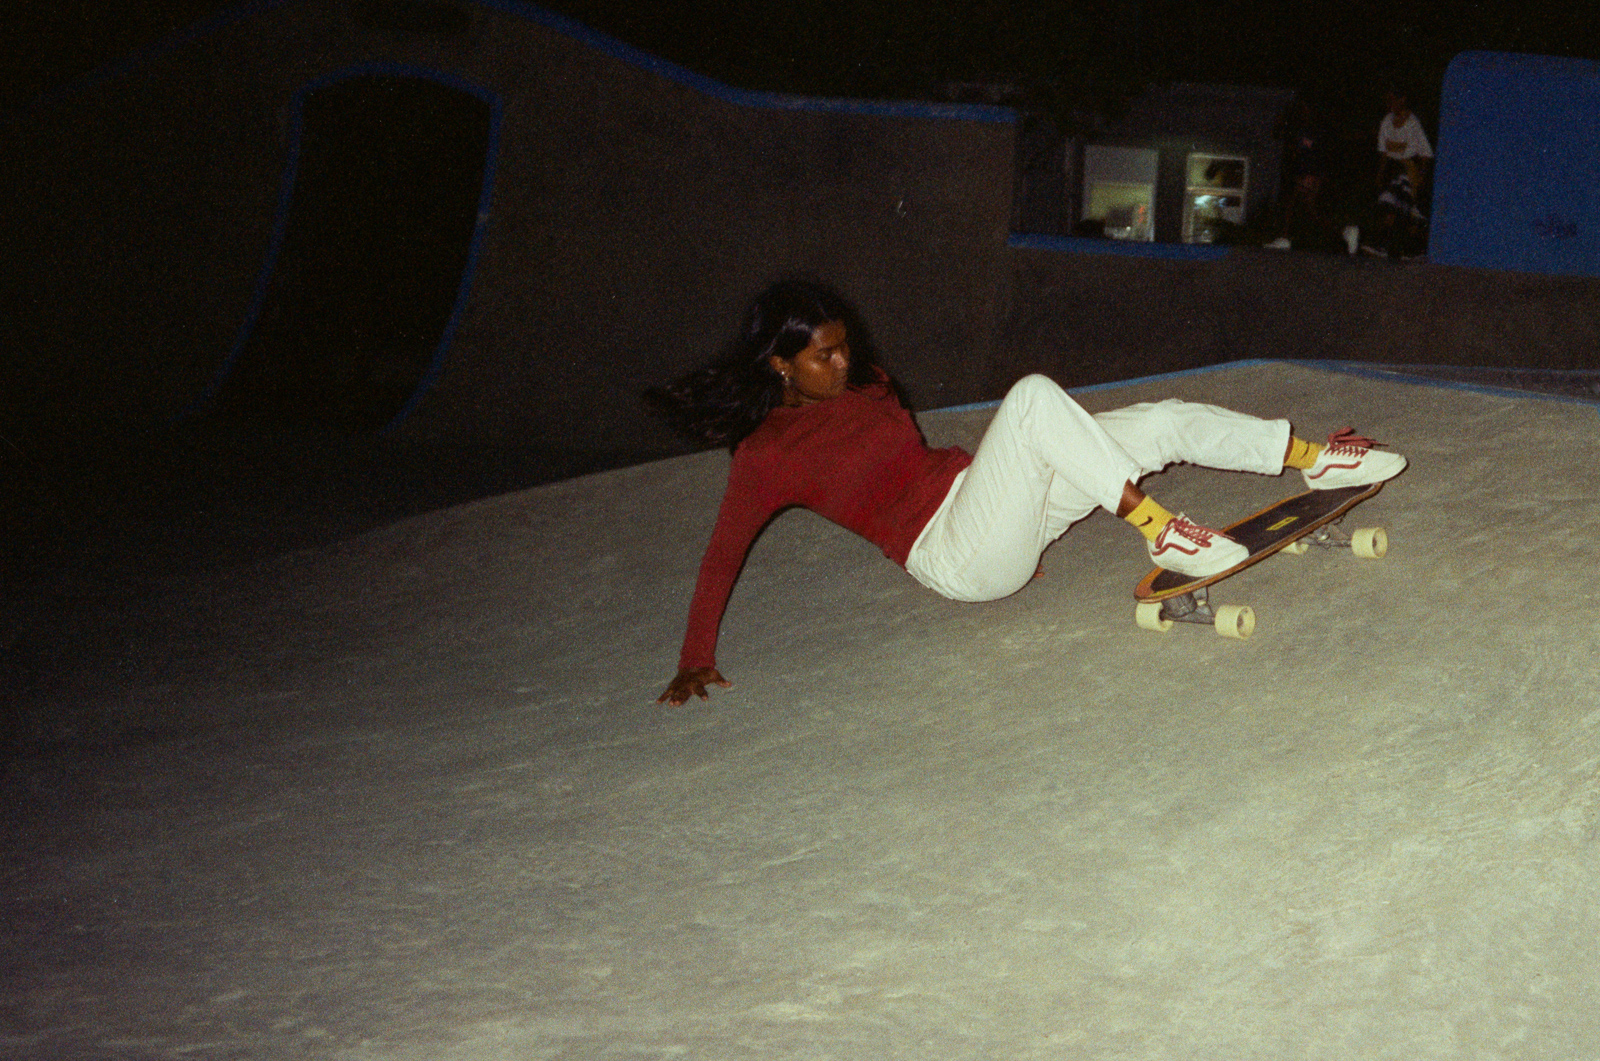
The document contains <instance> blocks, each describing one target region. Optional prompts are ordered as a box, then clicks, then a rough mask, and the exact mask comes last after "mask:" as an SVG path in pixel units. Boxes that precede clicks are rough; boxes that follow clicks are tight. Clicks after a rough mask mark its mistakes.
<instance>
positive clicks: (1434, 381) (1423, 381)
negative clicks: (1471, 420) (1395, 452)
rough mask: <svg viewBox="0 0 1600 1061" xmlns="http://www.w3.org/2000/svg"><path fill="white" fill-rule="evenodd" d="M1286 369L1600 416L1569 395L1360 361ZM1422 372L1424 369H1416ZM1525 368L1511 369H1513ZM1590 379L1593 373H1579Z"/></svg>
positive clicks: (1586, 401)
mask: <svg viewBox="0 0 1600 1061" xmlns="http://www.w3.org/2000/svg"><path fill="white" fill-rule="evenodd" d="M1284 364H1288V365H1303V366H1305V367H1306V368H1320V369H1325V370H1326V371H1329V372H1342V373H1344V374H1345V375H1349V376H1359V377H1361V378H1362V379H1371V380H1378V381H1380V382H1384V383H1404V384H1406V385H1407V386H1412V387H1437V388H1440V389H1442V390H1455V391H1466V392H1468V393H1470V394H1492V395H1494V396H1496V397H1499V398H1532V399H1534V400H1535V401H1542V402H1562V403H1565V404H1567V405H1586V406H1589V407H1590V408H1593V409H1594V410H1595V412H1596V413H1597V414H1600V399H1594V398H1578V397H1574V396H1573V395H1570V394H1546V393H1545V392H1544V391H1535V390H1524V389H1523V388H1521V387H1497V386H1495V385H1493V384H1490V383H1469V382H1467V381H1465V380H1456V379H1439V378H1437V377H1435V376H1429V375H1427V374H1425V373H1420V372H1407V371H1405V369H1402V368H1385V367H1380V366H1377V365H1369V364H1367V363H1365V362H1361V361H1285V362H1284ZM1417 367H1418V368H1422V367H1425V366H1421V365H1419V366H1417ZM1441 367H1445V368H1464V369H1466V370H1467V371H1472V370H1473V369H1478V368H1482V369H1485V370H1495V369H1497V368H1498V367H1499V366H1494V365H1470V366H1456V365H1448V366H1441ZM1521 367H1526V366H1512V368H1513V369H1515V368H1521ZM1582 374H1584V375H1593V373H1582Z"/></svg>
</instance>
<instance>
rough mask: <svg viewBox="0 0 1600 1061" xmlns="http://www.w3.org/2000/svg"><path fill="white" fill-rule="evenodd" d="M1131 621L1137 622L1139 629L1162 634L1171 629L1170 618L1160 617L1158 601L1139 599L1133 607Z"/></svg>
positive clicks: (1159, 603)
mask: <svg viewBox="0 0 1600 1061" xmlns="http://www.w3.org/2000/svg"><path fill="white" fill-rule="evenodd" d="M1133 621H1134V622H1136V623H1138V624H1139V628H1140V629H1141V630H1154V631H1156V632H1157V633H1162V634H1164V633H1166V632H1167V631H1168V630H1171V629H1172V620H1171V619H1163V618H1162V617H1161V602H1160V601H1141V602H1140V603H1139V604H1138V605H1136V606H1135V607H1134V609H1133Z"/></svg>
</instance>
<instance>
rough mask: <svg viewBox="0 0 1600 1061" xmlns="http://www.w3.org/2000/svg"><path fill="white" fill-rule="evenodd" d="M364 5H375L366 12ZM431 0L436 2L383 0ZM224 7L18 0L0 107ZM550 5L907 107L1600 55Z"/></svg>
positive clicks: (1374, 32) (736, 0) (1067, 24)
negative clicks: (1472, 54) (960, 98)
mask: <svg viewBox="0 0 1600 1061" xmlns="http://www.w3.org/2000/svg"><path fill="white" fill-rule="evenodd" d="M369 2H370V0H369ZM390 2H399V3H417V2H423V3H426V2H428V0H390ZM232 6H233V5H232V4H228V3H219V2H218V0H113V2H112V3H109V4H108V3H106V2H105V0H23V3H21V4H20V5H19V6H18V7H17V8H16V9H14V11H13V13H12V15H11V16H10V17H9V18H8V19H7V26H6V28H7V30H8V32H7V33H6V34H5V41H6V43H5V45H4V47H5V53H4V55H3V56H0V62H3V68H4V73H5V78H4V83H3V85H0V107H3V108H10V107H13V106H17V105H19V104H22V103H25V102H27V101H28V100H30V99H32V98H33V97H35V96H37V95H38V94H39V93H40V92H42V91H46V90H48V89H50V88H52V87H56V86H58V85H60V84H62V83H66V82H70V81H72V80H73V79H75V78H77V77H80V76H82V75H83V74H86V73H88V72H90V71H92V70H95V69H97V68H99V67H101V66H103V65H105V64H107V63H110V62H114V61H116V60H118V59H120V58H123V57H124V56H126V55H128V54H130V53H131V52H133V51H135V50H137V49H139V48H141V47H143V46H145V45H148V44H151V43H154V42H156V41H158V40H160V39H162V38H163V37H165V36H167V35H168V34H171V33H173V32H175V31H177V30H179V29H181V28H183V27H184V26H187V25H189V24H191V23H193V22H194V21H196V20H198V19H201V18H204V17H205V16H207V15H209V14H212V13H215V12H217V11H220V10H226V9H227V8H229V7H232ZM545 6H547V7H551V8H554V9H556V10H558V11H561V12H562V13H564V14H567V15H570V16H572V17H574V18H576V19H578V20H580V21H582V22H585V23H587V24H589V25H591V26H593V27H595V28H597V29H600V30H603V31H605V32H607V33H610V34H612V35H614V36H617V37H620V38H621V39H623V40H625V41H627V42H628V43H630V44H634V45H636V46H638V47H640V48H643V49H645V50H647V51H651V52H654V53H656V54H658V55H661V56H663V57H664V58H667V59H670V60H673V61H675V62H679V63H682V64H683V65H686V66H689V67H691V68H693V69H696V70H698V71H700V72H702V73H705V74H707V75H709V76H711V77H714V78H717V79H719V80H723V81H726V82H729V83H731V84H735V85H738V86H741V87H746V88H756V89H770V90H775V91H781V92H798V93H807V94H817V95H853V96H866V97H916V96H919V95H924V94H926V93H927V91H928V90H929V87H930V86H933V85H937V84H939V83H941V82H943V81H948V80H976V79H983V78H988V77H996V76H1000V77H1008V78H1012V79H1014V80H1020V81H1023V82H1026V83H1031V84H1052V83H1053V84H1056V85H1062V86H1065V91H1066V92H1067V93H1068V94H1072V93H1084V92H1088V93H1091V94H1093V93H1097V92H1099V93H1103V92H1105V91H1108V90H1110V91H1115V90H1117V89H1118V88H1121V87H1124V86H1126V85H1128V84H1130V83H1142V82H1145V81H1164V80H1184V81H1217V82H1232V83H1251V84H1271V85H1280V86H1289V87H1294V88H1299V89H1301V90H1303V91H1307V92H1309V93H1310V94H1311V95H1312V96H1313V97H1314V98H1316V99H1318V100H1319V101H1320V102H1322V103H1324V104H1327V105H1330V106H1338V105H1340V102H1341V101H1342V100H1348V99H1350V98H1352V97H1354V96H1361V97H1363V106H1362V108H1361V109H1367V108H1366V106H1365V104H1366V102H1367V101H1369V100H1371V99H1373V98H1375V97H1376V95H1377V93H1378V87H1377V86H1378V85H1379V84H1381V83H1382V82H1383V81H1384V80H1385V79H1387V78H1392V77H1400V78H1402V79H1406V80H1410V81H1412V82H1414V83H1415V89H1414V92H1415V94H1416V96H1417V97H1418V102H1419V104H1421V109H1424V110H1426V109H1427V108H1428V107H1429V105H1430V104H1431V103H1432V99H1431V96H1432V94H1433V92H1435V91H1436V89H1437V85H1438V82H1439V79H1440V76H1441V75H1442V73H1443V70H1444V67H1445V64H1446V63H1447V62H1448V61H1449V58H1450V56H1452V55H1454V54H1455V53H1456V52H1458V51H1461V50H1463V49H1468V48H1488V49H1497V50H1507V51H1529V52H1541V53H1544V54H1551V55H1565V56H1573V57H1578V58H1600V27H1597V23H1600V19H1597V18H1596V16H1595V14H1594V10H1595V9H1594V6H1593V5H1592V4H1591V3H1589V2H1588V0H1565V2H1550V0H1533V2H1526V0H1524V2H1517V0H1478V2H1472V0H1466V2H1463V0H1412V2H1409V3H1382V2H1375V0H1342V2H1340V3H1321V2H1290V3H1285V2H1284V0H1115V2H1114V0H694V2H690V0H550V2H548V3H547V4H546V5H545Z"/></svg>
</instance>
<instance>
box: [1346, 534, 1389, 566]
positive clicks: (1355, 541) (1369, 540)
mask: <svg viewBox="0 0 1600 1061" xmlns="http://www.w3.org/2000/svg"><path fill="white" fill-rule="evenodd" d="M1350 551H1351V552H1353V553H1355V554H1356V555H1357V556H1359V557H1361V559H1363V560H1381V559H1382V558H1383V554H1384V553H1386V552H1388V551H1389V535H1388V534H1387V533H1385V532H1384V529H1383V528H1382V527H1362V528H1361V529H1360V530H1358V531H1356V532H1355V533H1354V534H1353V535H1351V536H1350Z"/></svg>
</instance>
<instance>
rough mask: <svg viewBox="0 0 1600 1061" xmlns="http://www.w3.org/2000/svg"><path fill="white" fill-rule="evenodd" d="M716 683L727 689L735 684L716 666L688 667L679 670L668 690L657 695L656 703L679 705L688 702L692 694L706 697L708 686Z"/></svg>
mask: <svg viewBox="0 0 1600 1061" xmlns="http://www.w3.org/2000/svg"><path fill="white" fill-rule="evenodd" d="M708 685H716V686H719V687H721V688H723V689H727V688H729V687H731V686H732V685H733V683H732V682H730V681H729V680H728V679H726V678H724V677H723V676H722V673H721V672H720V671H718V670H717V668H715V667H686V668H684V669H683V670H681V671H679V672H678V676H677V677H676V678H674V679H672V684H671V685H669V686H667V691H666V692H664V693H662V694H661V695H660V696H658V697H656V703H658V704H666V705H667V706H668V707H677V706H679V705H680V704H683V703H684V702H686V701H687V700H688V699H689V697H691V696H698V697H699V698H700V699H702V700H704V699H706V686H708Z"/></svg>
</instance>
